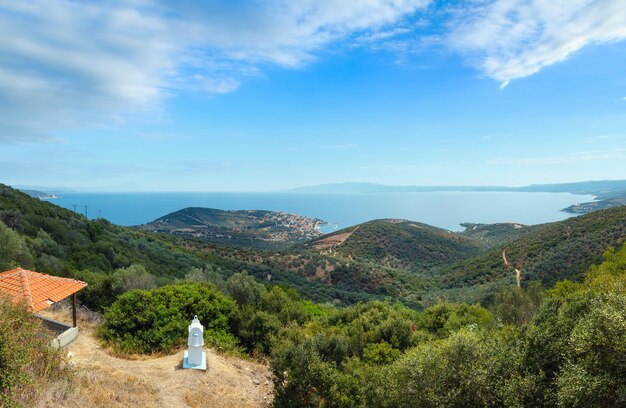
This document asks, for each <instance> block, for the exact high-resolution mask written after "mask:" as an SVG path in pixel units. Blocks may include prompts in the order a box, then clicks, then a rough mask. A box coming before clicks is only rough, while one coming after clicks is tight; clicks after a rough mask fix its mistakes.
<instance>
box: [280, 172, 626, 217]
mask: <svg viewBox="0 0 626 408" xmlns="http://www.w3.org/2000/svg"><path fill="white" fill-rule="evenodd" d="M288 191H289V192H293V193H317V194H345V193H353V194H354V193H426V192H436V191H460V192H461V191H464V192H489V191H491V192H496V191H501V192H525V193H570V194H585V195H593V196H595V197H596V201H592V202H586V203H580V204H575V205H572V206H570V207H567V208H564V209H563V211H566V212H570V213H575V214H586V213H589V212H591V211H596V210H601V209H605V208H612V207H617V206H620V205H626V180H597V181H581V182H576V183H561V184H532V185H529V186H522V187H507V186H388V185H384V184H375V183H354V182H348V183H332V184H321V185H317V186H309V187H299V188H295V189H292V190H288Z"/></svg>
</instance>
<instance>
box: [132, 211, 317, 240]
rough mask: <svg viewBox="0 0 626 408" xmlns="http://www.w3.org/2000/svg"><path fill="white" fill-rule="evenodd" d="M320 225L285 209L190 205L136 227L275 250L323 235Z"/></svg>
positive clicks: (314, 219)
mask: <svg viewBox="0 0 626 408" xmlns="http://www.w3.org/2000/svg"><path fill="white" fill-rule="evenodd" d="M321 224H323V221H322V220H320V219H316V218H309V217H304V216H301V215H295V214H289V213H286V212H282V211H262V210H238V211H224V210H218V209H215V208H200V207H189V208H184V209H182V210H178V211H175V212H173V213H171V214H167V215H165V216H163V217H160V218H158V219H156V220H154V221H152V222H150V223H148V224H144V225H140V226H138V227H137V228H138V229H141V230H143V231H149V232H159V233H165V234H173V235H181V236H188V237H193V238H201V239H203V240H206V241H209V242H216V243H222V244H226V245H239V246H244V247H255V248H274V249H275V248H277V247H285V246H287V245H289V244H293V243H295V242H299V241H303V240H307V239H311V238H315V237H318V236H320V235H322V234H321V233H320V232H319V228H318V227H319V226H320V225H321ZM281 244H283V245H281Z"/></svg>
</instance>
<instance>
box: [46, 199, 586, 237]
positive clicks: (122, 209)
mask: <svg viewBox="0 0 626 408" xmlns="http://www.w3.org/2000/svg"><path fill="white" fill-rule="evenodd" d="M60 196H61V198H58V199H54V200H51V202H52V203H54V204H57V205H60V206H62V207H65V208H67V209H70V210H74V208H75V209H76V211H77V212H80V213H82V214H85V213H86V214H87V216H88V217H89V218H91V219H93V218H98V217H102V218H106V219H108V220H109V221H111V222H113V223H114V224H118V225H126V226H129V225H139V224H144V223H147V222H150V221H153V220H155V219H157V218H159V217H161V216H164V215H166V214H169V213H171V212H173V211H177V210H180V209H182V208H185V207H208V208H218V209H222V210H273V211H286V212H290V213H294V214H300V215H305V216H308V217H314V218H320V219H322V220H324V221H327V222H328V223H329V224H328V225H326V226H324V227H323V231H324V232H329V231H331V230H332V229H334V228H344V227H347V226H351V225H355V224H359V223H362V222H365V221H370V220H373V219H379V218H403V219H408V220H411V221H419V222H423V223H426V224H430V225H434V226H437V227H441V228H446V229H449V230H453V231H458V230H461V229H462V227H461V226H460V224H461V223H462V222H475V223H495V222H519V223H523V224H539V223H545V222H551V221H559V220H563V219H565V218H568V217H571V216H572V214H569V213H565V212H562V211H560V210H561V209H563V208H565V207H567V206H569V205H571V204H576V203H579V202H586V201H592V200H593V197H592V196H585V195H572V194H569V193H519V192H422V193H346V194H312V193H306V194H305V193H302V194H297V193H81V192H73V193H62V194H60ZM85 206H86V207H87V208H85Z"/></svg>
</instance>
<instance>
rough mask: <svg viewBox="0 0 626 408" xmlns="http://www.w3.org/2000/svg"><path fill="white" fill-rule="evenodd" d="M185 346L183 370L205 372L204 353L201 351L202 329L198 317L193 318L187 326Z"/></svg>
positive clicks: (202, 341)
mask: <svg viewBox="0 0 626 408" xmlns="http://www.w3.org/2000/svg"><path fill="white" fill-rule="evenodd" d="M187 346H188V349H187V350H185V354H184V355H183V368H193V369H195V370H206V353H205V352H204V350H203V349H202V346H204V327H203V326H202V324H200V320H198V316H194V317H193V320H192V321H191V324H190V325H189V339H188V340H187Z"/></svg>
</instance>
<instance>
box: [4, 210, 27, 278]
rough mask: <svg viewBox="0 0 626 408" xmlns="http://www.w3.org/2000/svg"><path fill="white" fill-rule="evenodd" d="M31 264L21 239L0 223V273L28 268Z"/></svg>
mask: <svg viewBox="0 0 626 408" xmlns="http://www.w3.org/2000/svg"><path fill="white" fill-rule="evenodd" d="M32 262H33V258H32V255H31V254H30V252H29V251H28V247H27V246H26V243H25V242H24V240H23V239H22V237H20V235H19V234H18V233H17V232H15V231H13V230H12V229H11V228H9V227H7V226H6V225H5V224H4V223H3V222H2V221H0V272H1V271H4V270H6V269H11V268H15V267H17V266H22V267H25V268H26V267H30V265H31V264H32Z"/></svg>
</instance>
